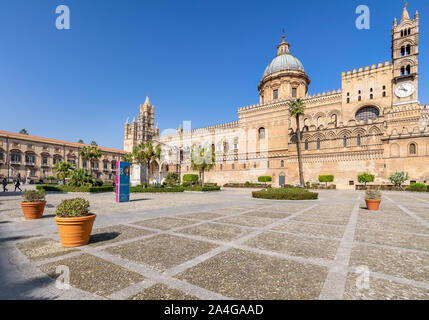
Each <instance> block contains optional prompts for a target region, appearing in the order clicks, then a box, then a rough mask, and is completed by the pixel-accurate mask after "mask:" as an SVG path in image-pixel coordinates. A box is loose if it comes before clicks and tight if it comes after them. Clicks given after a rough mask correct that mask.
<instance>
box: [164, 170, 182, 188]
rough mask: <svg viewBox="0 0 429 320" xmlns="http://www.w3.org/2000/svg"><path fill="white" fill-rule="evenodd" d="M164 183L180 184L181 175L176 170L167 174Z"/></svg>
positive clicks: (170, 184)
mask: <svg viewBox="0 0 429 320" xmlns="http://www.w3.org/2000/svg"><path fill="white" fill-rule="evenodd" d="M164 183H165V184H166V185H167V186H177V185H178V184H179V175H178V174H177V173H175V172H171V173H169V174H167V176H166V177H165V180H164Z"/></svg>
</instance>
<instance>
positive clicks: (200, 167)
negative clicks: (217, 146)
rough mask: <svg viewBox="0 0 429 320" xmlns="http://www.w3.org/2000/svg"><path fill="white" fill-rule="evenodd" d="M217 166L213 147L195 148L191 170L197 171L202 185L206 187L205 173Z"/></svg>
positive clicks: (193, 149) (192, 154)
mask: <svg viewBox="0 0 429 320" xmlns="http://www.w3.org/2000/svg"><path fill="white" fill-rule="evenodd" d="M214 165H215V153H214V150H213V149H212V147H211V146H206V147H205V148H204V147H200V146H194V147H193V148H192V151H191V168H192V170H197V171H198V174H199V176H200V184H201V185H202V186H203V185H204V172H205V171H210V170H211V169H212V168H213V167H214Z"/></svg>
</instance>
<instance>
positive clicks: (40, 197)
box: [22, 190, 46, 202]
mask: <svg viewBox="0 0 429 320" xmlns="http://www.w3.org/2000/svg"><path fill="white" fill-rule="evenodd" d="M45 195H46V194H45V191H44V190H25V191H24V192H23V193H22V198H24V201H23V202H40V201H45Z"/></svg>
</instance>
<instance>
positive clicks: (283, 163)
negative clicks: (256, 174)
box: [280, 160, 285, 168]
mask: <svg viewBox="0 0 429 320" xmlns="http://www.w3.org/2000/svg"><path fill="white" fill-rule="evenodd" d="M280 167H281V168H284V167H285V161H284V160H282V161H280Z"/></svg>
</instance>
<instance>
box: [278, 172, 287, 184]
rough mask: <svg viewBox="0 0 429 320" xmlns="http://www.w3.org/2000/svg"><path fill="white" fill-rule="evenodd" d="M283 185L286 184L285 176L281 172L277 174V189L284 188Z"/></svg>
mask: <svg viewBox="0 0 429 320" xmlns="http://www.w3.org/2000/svg"><path fill="white" fill-rule="evenodd" d="M285 184H286V175H285V174H284V172H281V173H280V174H279V187H284V185H285Z"/></svg>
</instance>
